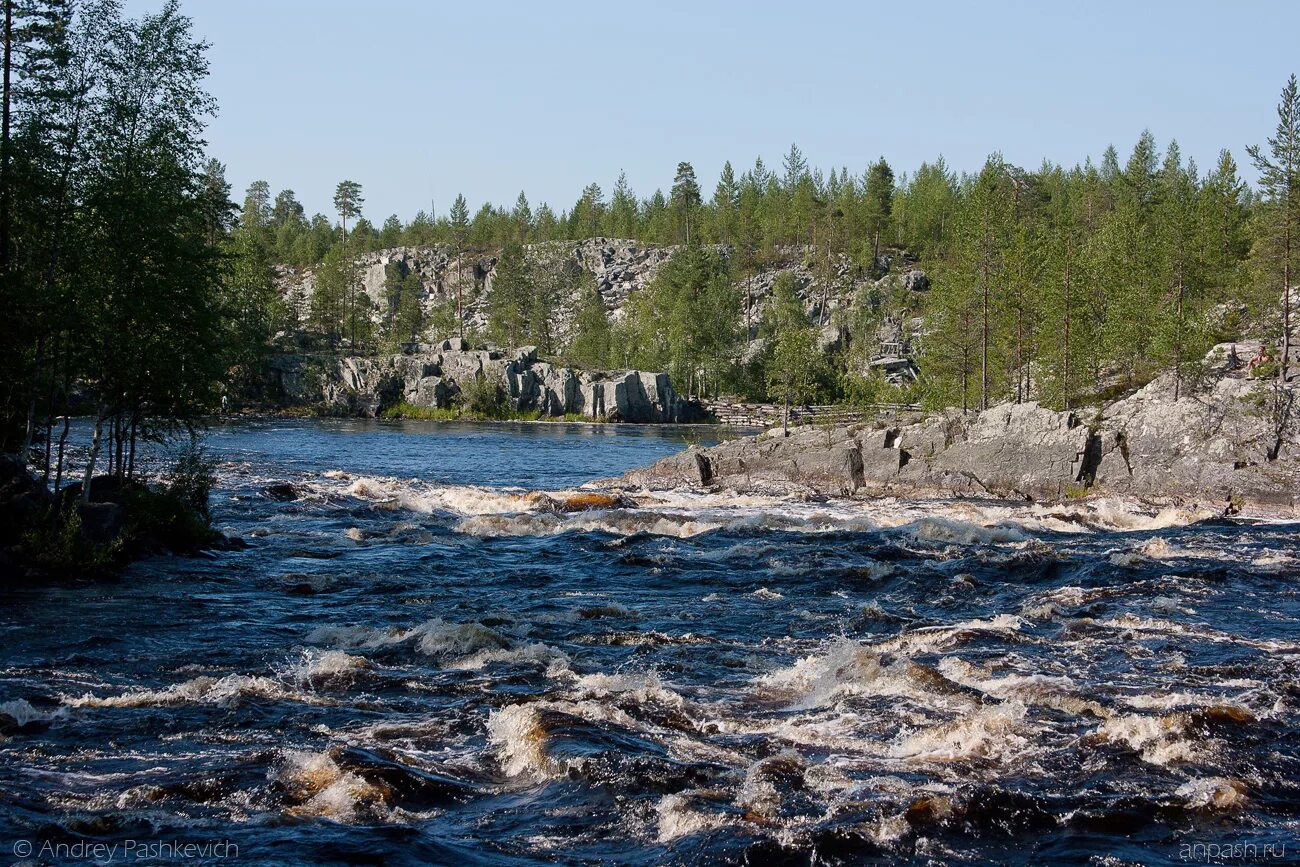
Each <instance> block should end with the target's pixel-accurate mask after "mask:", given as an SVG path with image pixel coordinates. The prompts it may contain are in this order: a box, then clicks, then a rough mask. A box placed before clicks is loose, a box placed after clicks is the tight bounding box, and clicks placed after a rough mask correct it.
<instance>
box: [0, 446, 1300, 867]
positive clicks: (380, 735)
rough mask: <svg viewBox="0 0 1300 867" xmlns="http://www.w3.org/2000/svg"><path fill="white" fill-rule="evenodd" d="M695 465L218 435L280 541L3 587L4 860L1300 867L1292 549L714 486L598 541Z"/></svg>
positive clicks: (1224, 530)
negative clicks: (81, 578) (628, 475)
mask: <svg viewBox="0 0 1300 867" xmlns="http://www.w3.org/2000/svg"><path fill="white" fill-rule="evenodd" d="M692 435H693V434H691V432H689V431H684V430H682V429H670V428H639V427H625V426H606V427H589V426H579V425H560V424H556V425H517V426H510V425H498V426H473V425H456V424H436V423H375V422H370V423H366V422H359V421H331V422H325V421H321V422H316V421H301V422H294V421H262V422H250V423H243V424H238V425H229V426H224V427H220V428H217V429H215V430H214V431H212V432H211V434H210V435H209V438H208V446H209V448H210V449H211V451H212V453H213V454H214V455H216V456H217V457H218V458H219V460H220V466H219V473H220V482H219V486H218V489H217V490H216V492H215V493H214V497H213V506H214V515H215V520H216V523H217V525H218V527H219V528H220V529H222V530H223V531H224V532H226V533H228V534H230V535H234V536H238V537H240V538H242V539H244V540H246V541H247V542H248V543H249V547H248V548H247V549H246V550H243V551H234V552H226V553H221V554H219V555H215V556H213V557H211V558H176V557H160V558H154V559H150V560H146V561H143V562H140V563H137V564H135V565H133V566H132V567H131V568H130V569H129V570H128V571H127V573H126V574H125V575H124V576H122V577H121V578H120V579H119V580H116V581H114V582H112V583H107V584H105V583H97V584H78V585H75V586H64V587H56V588H42V589H24V590H7V591H3V593H2V594H0V856H2V857H4V858H5V859H8V858H9V857H10V855H11V852H12V853H14V854H15V855H18V856H20V860H21V856H23V855H24V854H26V853H25V852H24V851H21V849H20V848H18V847H19V844H20V843H26V844H28V845H29V846H31V847H33V848H32V849H31V850H30V851H31V859H32V863H48V862H58V863H65V862H66V863H89V862H90V859H88V858H87V857H86V856H85V854H84V850H82V853H81V854H80V855H78V853H77V850H72V849H63V850H52V849H50V848H48V844H52V843H60V844H64V845H65V846H70V845H71V844H75V843H86V844H94V843H102V844H105V845H110V846H111V845H118V846H124V845H125V844H126V842H128V841H133V845H135V846H139V845H141V841H178V842H181V843H185V842H191V843H195V844H200V845H201V844H208V843H212V842H217V841H220V842H226V843H228V844H230V845H231V846H233V847H235V848H234V849H233V850H232V849H226V850H220V851H218V850H206V854H205V853H204V851H202V850H200V852H199V854H196V855H193V856H192V857H190V856H187V858H186V859H185V863H230V862H232V861H233V862H243V863H256V864H280V863H283V864H296V863H348V864H363V863H364V864H369V863H387V864H407V863H409V864H416V863H438V864H527V863H561V864H595V863H618V864H660V863H676V864H713V863H722V864H725V863H734V864H741V863H748V864H787V863H788V864H808V863H810V862H812V863H916V864H943V863H958V864H979V863H989V862H992V863H1010V864H1054V863H1060V864H1068V863H1093V864H1129V863H1134V864H1137V863H1141V864H1185V863H1189V862H1198V861H1199V862H1201V863H1205V862H1207V861H1215V860H1235V861H1237V862H1238V863H1240V861H1241V859H1243V858H1244V859H1246V860H1248V861H1250V862H1252V863H1254V862H1261V861H1263V862H1267V861H1277V862H1288V861H1294V860H1297V857H1298V854H1297V853H1298V852H1300V839H1298V836H1297V835H1298V833H1300V830H1298V829H1300V595H1298V593H1297V581H1296V578H1297V569H1298V566H1300V559H1298V558H1300V541H1298V540H1297V535H1296V529H1297V527H1296V525H1294V524H1288V523H1283V522H1251V521H1238V522H1229V521H1223V520H1218V519H1215V518H1214V517H1213V516H1210V515H1208V514H1203V513H1198V512H1194V511H1187V510H1180V509H1166V510H1163V511H1159V512H1157V511H1155V510H1141V509H1135V508H1133V507H1131V506H1128V505H1126V504H1123V503H1117V502H1106V501H1102V502H1088V503H1079V504H1072V505H1066V506H1061V507H1042V506H1034V505H1028V504H1019V503H998V502H992V501H988V502H966V503H961V502H938V501H915V500H911V501H909V500H894V499H877V500H863V501H852V502H850V501H821V502H817V501H807V500H798V499H795V498H764V497H752V496H745V497H736V496H728V495H725V494H720V493H718V494H686V493H664V494H650V495H647V494H635V495H633V497H632V499H630V500H627V501H620V502H602V501H600V500H598V499H597V500H593V501H589V502H586V503H585V505H594V506H596V508H590V509H586V510H582V511H565V504H566V503H569V505H570V507H576V506H574V503H577V501H576V500H573V499H572V491H574V490H575V489H577V488H579V487H580V486H582V485H583V484H584V483H586V482H589V481H590V480H593V479H598V478H601V477H608V476H613V475H616V474H618V473H621V472H623V471H624V470H627V469H630V468H632V467H635V466H639V465H644V464H648V463H650V462H652V461H653V460H655V459H657V458H659V457H662V456H664V455H666V454H670V453H672V452H674V451H676V450H678V449H680V448H683V447H684V445H685V438H687V437H690V436H692ZM286 486H287V487H286ZM535 491H545V492H549V495H548V496H545V497H542V496H537V495H534V494H532V493H530V492H535ZM42 846H46V848H45V849H44V850H42V849H41V848H40V847H42ZM1198 846H1199V847H1200V848H1196V847H1198ZM1212 847H1219V848H1212ZM1229 847H1237V848H1229ZM236 850H237V853H238V854H237V856H232V855H231V853H232V851H236ZM138 851H143V850H138ZM42 853H43V854H42ZM1234 853H1235V854H1234ZM124 855H125V850H124V849H118V850H116V854H115V855H113V856H112V858H107V859H105V858H101V859H100V860H101V862H103V861H105V860H110V861H111V860H116V861H118V862H121V861H122V860H124ZM1228 856H1231V857H1228ZM162 860H167V859H166V858H162ZM178 860H179V858H178Z"/></svg>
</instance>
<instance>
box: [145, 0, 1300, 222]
mask: <svg viewBox="0 0 1300 867" xmlns="http://www.w3.org/2000/svg"><path fill="white" fill-rule="evenodd" d="M159 5H160V4H159V0H126V7H127V11H128V12H130V13H131V14H137V13H139V12H142V11H145V10H151V9H156V8H157V7H158V6H159ZM184 7H185V10H186V13H187V14H188V15H190V16H191V17H192V18H193V19H194V23H195V30H196V31H197V33H198V34H199V35H200V36H202V37H203V38H204V39H206V40H208V41H209V42H211V43H212V48H211V52H210V59H211V64H212V75H211V79H210V82H209V84H210V89H211V91H212V92H213V94H214V95H215V96H216V97H217V99H218V100H219V102H220V113H219V114H218V116H217V117H216V118H215V119H214V120H213V122H212V125H211V128H210V133H209V140H210V143H211V151H212V154H213V155H214V156H216V157H217V158H218V159H220V160H222V161H223V162H225V163H226V164H227V177H228V178H229V179H230V181H231V182H232V183H233V184H234V186H235V190H236V198H241V199H242V191H243V189H244V188H245V187H246V186H247V184H248V183H249V182H250V181H253V180H256V179H265V180H267V181H268V182H270V184H271V188H272V190H273V191H278V190H280V189H282V188H285V187H288V188H291V189H293V190H294V191H295V192H296V193H297V194H298V197H299V200H300V201H302V202H303V204H304V205H305V206H306V208H307V210H308V212H309V213H310V212H313V211H328V210H329V208H330V199H331V196H332V192H333V188H334V186H335V184H336V183H337V182H338V181H339V180H341V179H343V178H351V179H353V180H356V181H359V182H360V183H361V184H362V185H363V187H364V195H365V199H366V204H365V208H364V211H365V214H366V216H367V217H368V218H370V219H371V220H372V221H373V222H375V223H379V222H381V221H382V220H383V219H384V217H386V216H387V215H388V214H390V213H397V214H398V215H399V216H401V217H402V219H403V220H407V219H409V218H410V217H411V216H413V215H414V214H415V212H416V211H417V210H419V209H420V208H422V207H423V208H427V207H428V205H429V202H430V200H431V199H432V200H435V201H436V203H437V210H438V213H439V214H440V215H442V214H445V213H446V210H447V207H448V205H450V203H451V200H452V198H453V197H454V196H455V194H456V193H457V192H464V193H465V195H466V197H467V198H468V199H469V202H470V208H471V211H473V210H475V209H477V207H478V206H479V205H480V204H482V202H483V201H484V200H485V199H486V200H489V201H492V202H495V203H498V204H505V205H510V204H513V202H514V200H515V196H516V195H518V193H519V191H520V190H521V189H523V190H525V191H526V192H527V194H528V197H529V200H530V201H531V202H532V204H533V206H534V208H535V207H536V206H537V204H538V203H539V202H541V201H543V200H546V201H548V202H550V203H551V205H552V207H554V208H555V209H556V210H557V211H559V210H560V209H561V208H567V207H569V206H571V205H572V203H573V202H574V201H575V200H576V199H577V197H578V195H579V193H580V191H581V189H582V187H583V186H584V185H585V184H586V183H588V182H590V181H593V180H595V181H597V182H598V183H600V185H601V187H602V188H603V189H604V190H605V191H606V193H608V192H609V191H610V190H611V189H612V188H613V186H614V181H615V179H616V178H617V177H618V173H619V170H620V169H623V170H626V172H627V176H628V179H629V180H630V181H631V183H632V186H633V188H634V189H635V190H636V192H637V194H638V195H639V196H642V197H644V196H646V195H649V194H650V193H652V192H653V191H654V189H655V188H656V187H662V188H664V189H665V191H666V190H667V188H668V186H669V185H670V184H671V181H672V175H673V170H674V168H675V166H676V164H677V162H678V161H679V160H689V161H691V162H692V163H693V164H694V166H695V169H696V173H697V175H698V176H699V177H700V180H701V185H702V186H703V187H704V189H705V194H706V195H708V194H710V193H711V192H712V188H713V185H714V183H715V182H716V179H717V173H718V171H719V169H720V168H721V166H722V163H723V161H724V160H727V159H730V160H731V161H732V163H733V165H734V166H735V167H736V169H737V171H738V172H739V171H740V170H741V169H743V168H745V167H748V166H749V165H751V164H752V163H753V160H754V157H755V156H757V155H762V157H763V159H764V160H765V161H766V162H767V164H768V165H769V167H778V166H779V165H780V161H781V156H782V155H783V154H784V153H785V152H786V151H787V150H788V149H789V146H790V143H791V142H792V141H794V142H798V144H799V146H800V148H801V149H802V150H803V151H804V153H805V154H806V155H807V157H808V159H809V161H810V162H811V163H812V164H813V165H815V166H820V167H823V168H829V167H839V166H841V165H847V166H848V167H849V169H850V171H852V172H861V171H862V170H863V169H864V168H865V167H866V165H867V164H868V162H869V161H871V160H873V159H875V158H876V157H878V156H881V155H884V156H885V157H886V158H887V159H888V160H889V162H890V163H891V165H893V167H894V170H895V172H896V173H897V172H901V171H908V170H911V169H912V168H914V167H915V166H916V165H917V164H918V163H920V162H921V161H922V160H925V159H932V158H934V157H935V156H936V155H938V154H943V155H944V156H945V157H946V158H947V160H948V163H949V165H951V166H953V167H954V168H956V169H959V170H973V169H977V168H978V167H979V166H980V164H981V163H982V162H983V160H984V158H985V156H987V155H988V154H989V153H990V152H992V151H994V150H1000V151H1001V152H1002V153H1003V155H1004V156H1005V157H1006V158H1007V159H1008V160H1010V161H1012V162H1014V163H1017V164H1020V165H1024V166H1026V167H1031V168H1032V167H1035V166H1037V165H1038V164H1039V163H1040V162H1041V160H1042V159H1043V158H1044V157H1047V158H1049V159H1052V160H1054V161H1059V162H1064V163H1067V164H1074V163H1076V162H1082V161H1083V159H1084V158H1085V157H1087V156H1092V157H1093V158H1094V159H1096V158H1097V157H1099V156H1100V154H1101V152H1102V150H1103V149H1104V148H1105V146H1106V145H1107V144H1108V143H1111V142H1113V143H1114V144H1115V146H1116V147H1117V148H1118V149H1119V151H1120V154H1121V158H1123V157H1124V156H1126V155H1127V153H1128V151H1129V149H1130V148H1131V147H1132V144H1133V142H1134V141H1136V140H1137V137H1138V135H1139V133H1140V132H1141V131H1142V129H1143V128H1144V127H1149V128H1150V129H1151V130H1152V132H1153V133H1154V134H1155V136H1156V138H1157V141H1158V142H1159V144H1160V145H1161V147H1162V148H1163V146H1164V145H1165V144H1166V143H1167V142H1168V141H1169V139H1170V138H1171V137H1172V138H1176V139H1177V140H1178V142H1179V144H1180V146H1181V147H1182V150H1183V153H1184V155H1188V156H1192V157H1195V158H1196V160H1197V162H1198V163H1199V164H1200V165H1201V167H1202V168H1203V169H1204V168H1208V167H1210V166H1211V165H1212V162H1213V160H1214V159H1215V157H1216V155H1217V154H1218V151H1219V149H1220V148H1222V147H1227V148H1230V149H1231V150H1232V151H1233V153H1234V155H1235V156H1236V157H1237V161H1238V163H1239V164H1240V165H1241V167H1242V170H1243V173H1244V174H1245V175H1246V176H1247V177H1249V178H1252V179H1253V177H1254V174H1253V172H1251V171H1250V170H1249V168H1248V166H1247V162H1248V160H1247V158H1246V155H1245V152H1244V151H1245V145H1246V144H1250V143H1255V142H1262V141H1263V139H1264V138H1265V136H1267V135H1268V134H1270V133H1271V131H1272V127H1273V123H1274V114H1273V107H1274V104H1275V102H1276V98H1277V94H1278V91H1279V90H1280V89H1281V87H1282V85H1283V83H1284V82H1285V79H1286V76H1287V75H1289V74H1290V73H1291V72H1293V71H1300V53H1297V51H1296V50H1295V45H1296V41H1295V40H1296V36H1297V34H1298V33H1300V3H1295V2H1251V3H1240V4H1236V3H1233V4H1221V3H1210V2H1167V3H1166V2H1159V3H1157V2H1150V3H1148V2H1141V0H1127V2H1122V3H1112V2H1097V0H1094V2H1091V3H1065V2H1060V3H1056V2H1038V3H1028V2H1026V3H1011V2H979V3H976V2H944V3H940V2H928V3H901V2H897V0H893V2H887V3H865V2H863V3H858V2H851V0H843V2H825V3H822V2H800V3H791V2H784V3H768V2H756V0H749V2H709V0H703V2H701V0H695V2H676V0H673V2H662V3H653V4H650V3H639V4H624V3H619V2H614V0H606V2H602V3H597V2H564V0H553V2H518V3H506V2H486V0H459V2H455V3H446V2H424V0H362V2H358V0H346V2H345V0H185V3H184Z"/></svg>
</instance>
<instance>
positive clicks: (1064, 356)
mask: <svg viewBox="0 0 1300 867" xmlns="http://www.w3.org/2000/svg"><path fill="white" fill-rule="evenodd" d="M1070 253H1071V244H1070V241H1069V239H1068V238H1067V239H1066V241H1065V304H1064V307H1065V311H1064V312H1065V316H1064V320H1065V322H1064V325H1065V328H1064V334H1063V335H1062V336H1063V338H1064V339H1063V340H1062V350H1061V404H1062V406H1063V407H1064V409H1065V411H1066V412H1069V411H1070Z"/></svg>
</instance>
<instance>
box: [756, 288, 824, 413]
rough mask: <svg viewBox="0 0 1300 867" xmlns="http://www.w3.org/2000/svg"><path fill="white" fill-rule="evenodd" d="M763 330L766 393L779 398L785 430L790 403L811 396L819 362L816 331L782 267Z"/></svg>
mask: <svg viewBox="0 0 1300 867" xmlns="http://www.w3.org/2000/svg"><path fill="white" fill-rule="evenodd" d="M764 331H765V332H766V333H767V334H769V335H771V339H772V354H771V357H770V359H769V360H768V363H767V369H766V378H767V389H768V395H769V397H772V398H775V399H776V400H778V401H780V402H781V404H782V407H783V411H782V414H781V428H782V430H783V431H784V432H787V433H788V432H789V429H790V406H791V404H797V403H802V402H804V401H806V400H809V399H811V398H812V397H813V396H814V394H815V393H816V387H817V373H818V370H817V368H818V366H819V365H820V363H821V353H819V352H818V351H817V334H816V331H815V329H813V327H812V325H811V324H809V322H808V316H807V314H806V313H805V312H804V304H803V299H802V298H800V297H799V292H798V289H797V287H796V285H795V279H794V275H792V274H791V273H790V272H788V271H783V272H782V273H781V274H780V275H779V276H778V277H777V279H776V280H775V282H773V284H772V298H771V301H770V302H769V305H768V308H767V315H766V316H765V322H764Z"/></svg>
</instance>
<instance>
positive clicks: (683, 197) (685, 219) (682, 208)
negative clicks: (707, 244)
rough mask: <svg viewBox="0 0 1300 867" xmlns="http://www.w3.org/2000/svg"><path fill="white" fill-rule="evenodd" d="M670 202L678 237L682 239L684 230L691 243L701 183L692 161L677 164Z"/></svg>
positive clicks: (698, 205)
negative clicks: (696, 175) (692, 224)
mask: <svg viewBox="0 0 1300 867" xmlns="http://www.w3.org/2000/svg"><path fill="white" fill-rule="evenodd" d="M670 203H671V206H672V209H673V220H674V222H675V223H676V231H675V234H676V236H677V239H678V240H681V238H682V232H683V230H684V231H685V239H686V243H687V244H689V243H691V220H692V217H693V216H694V214H695V211H696V210H697V209H698V208H699V207H700V185H699V184H698V183H697V182H696V180H695V169H694V168H693V167H692V166H691V164H690V163H687V162H681V163H678V164H677V174H676V176H675V177H674V178H673V189H672V195H671V199H670Z"/></svg>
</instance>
